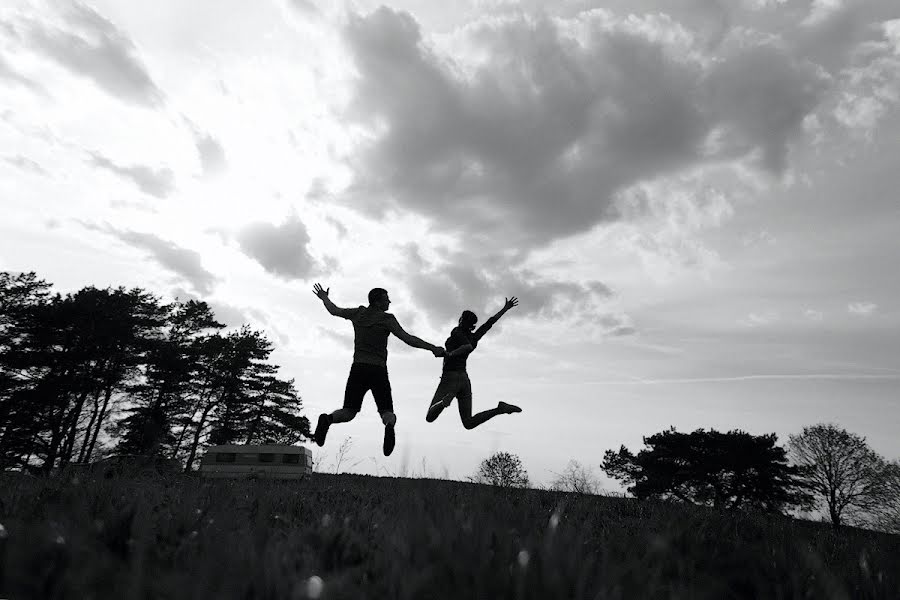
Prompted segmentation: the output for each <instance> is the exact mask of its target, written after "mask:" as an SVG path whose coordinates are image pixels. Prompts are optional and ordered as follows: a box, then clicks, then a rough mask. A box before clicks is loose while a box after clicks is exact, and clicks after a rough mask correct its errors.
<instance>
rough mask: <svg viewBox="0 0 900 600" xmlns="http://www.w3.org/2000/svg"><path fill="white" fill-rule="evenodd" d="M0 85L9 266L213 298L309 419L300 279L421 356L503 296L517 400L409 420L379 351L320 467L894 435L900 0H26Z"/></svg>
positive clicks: (334, 355) (881, 447)
mask: <svg viewBox="0 0 900 600" xmlns="http://www.w3.org/2000/svg"><path fill="white" fill-rule="evenodd" d="M0 98H2V99H0V202H2V208H3V211H2V213H3V219H2V220H0V269H3V270H9V271H31V270H33V271H37V273H38V274H39V275H40V276H41V277H42V278H44V279H46V280H48V281H51V282H53V283H54V284H55V285H56V286H57V288H58V289H59V290H61V291H71V290H75V289H78V288H80V287H83V286H85V285H89V284H93V285H97V286H108V285H112V286H118V285H126V286H140V287H144V288H146V289H150V290H152V291H154V292H157V293H159V294H161V295H163V296H164V297H166V298H173V297H179V298H183V299H186V298H201V299H204V300H206V301H208V302H209V303H210V304H211V305H212V306H214V307H215V309H216V311H217V314H218V315H219V317H220V318H221V319H222V320H223V321H225V322H227V323H229V324H230V325H238V324H240V323H244V322H246V323H251V324H252V325H254V326H255V327H257V328H261V329H264V330H265V331H266V332H267V333H268V334H269V336H270V338H271V339H272V340H273V341H274V342H275V343H276V345H277V351H276V353H275V355H274V357H273V358H274V360H275V362H277V363H278V364H279V365H281V367H282V371H281V374H282V375H283V376H286V377H295V378H296V380H297V383H298V387H299V389H300V392H301V394H302V395H303V399H304V406H305V410H306V413H307V415H308V416H310V417H311V418H312V419H313V420H314V418H315V416H316V415H318V413H319V412H322V411H326V410H327V411H330V410H333V409H335V408H337V407H339V405H340V402H341V399H342V394H343V388H344V382H345V379H346V374H347V370H348V367H349V363H350V360H351V348H352V328H351V326H350V324H349V323H348V322H347V321H344V320H341V319H335V318H333V317H330V316H329V315H328V313H327V312H326V311H325V310H324V308H323V307H322V306H321V303H320V302H319V301H318V300H317V299H316V298H315V296H314V295H313V294H312V292H311V289H312V285H313V283H315V282H321V283H322V284H323V285H325V286H326V287H330V288H331V296H332V299H333V300H334V301H335V303H337V304H338V305H339V306H358V305H360V304H365V302H366V300H365V297H366V292H367V291H368V290H369V289H370V288H371V287H375V286H380V287H385V288H387V289H388V290H389V291H390V292H391V296H392V299H393V301H394V303H393V306H392V312H394V313H395V314H396V315H397V316H398V318H399V320H400V322H401V324H402V325H403V326H404V327H405V328H406V329H407V331H409V332H411V333H413V334H415V335H418V336H419V337H422V338H424V339H426V340H429V341H431V342H434V343H442V342H443V341H444V339H445V338H446V336H447V334H448V333H449V331H450V329H451V328H452V326H453V325H454V323H455V320H456V318H457V317H458V315H459V313H460V311H461V310H462V309H464V308H469V309H472V310H474V311H476V312H477V313H478V314H479V315H480V316H481V318H482V319H484V318H486V317H487V316H489V315H490V314H492V313H493V312H495V311H496V310H498V309H499V308H500V306H501V305H502V303H503V300H504V297H505V296H511V295H516V296H518V297H519V299H520V305H519V307H518V308H516V309H514V310H513V311H511V312H510V313H508V315H507V316H506V317H504V319H503V320H502V321H501V322H500V323H499V324H498V325H497V326H495V327H494V329H493V330H492V331H491V332H490V334H489V335H488V337H486V338H485V339H484V341H483V342H482V344H481V345H480V346H479V348H478V350H477V352H476V353H475V354H474V355H473V356H472V357H471V358H470V359H469V363H470V366H469V373H470V376H471V378H472V381H473V386H474V393H475V399H474V405H475V408H476V410H479V409H484V408H490V407H493V406H495V405H496V402H497V401H498V400H504V401H507V402H514V403H516V404H519V405H520V406H522V408H523V409H524V411H523V412H522V413H521V414H519V415H513V416H502V417H498V418H497V419H495V420H492V421H490V422H488V423H487V424H485V425H483V426H481V427H479V428H478V429H475V430H472V431H466V430H464V429H463V428H462V426H461V425H460V423H459V418H458V416H457V415H456V413H455V408H451V410H450V411H447V412H445V413H444V414H443V415H442V416H441V418H440V419H439V420H438V421H437V422H436V423H434V424H426V423H425V421H424V415H425V411H426V409H427V405H428V403H429V400H430V398H431V395H432V393H433V390H434V386H435V385H436V383H437V380H438V378H439V375H440V361H439V360H437V359H435V358H433V357H432V356H431V355H430V354H429V353H427V352H424V351H420V350H412V349H408V348H407V347H405V346H404V345H403V344H402V343H400V342H399V341H398V340H393V341H392V342H391V346H390V349H391V358H390V360H389V367H390V372H391V379H392V383H393V388H394V396H395V405H396V409H397V414H398V449H397V450H396V451H395V453H394V455H393V456H392V457H390V458H384V457H383V456H381V452H380V444H381V432H382V428H381V424H380V421H379V419H378V417H377V414H376V412H375V408H374V403H373V402H372V401H371V400H370V399H369V400H367V402H366V404H365V405H364V409H363V412H362V413H361V414H360V416H359V417H358V418H357V420H356V421H354V422H353V423H351V424H348V425H341V426H339V427H335V428H334V429H332V433H331V434H330V439H329V443H328V445H326V447H325V449H324V453H322V454H323V459H324V460H325V461H326V462H328V461H329V460H330V457H329V454H333V452H334V451H336V449H337V446H338V445H339V443H340V442H341V441H342V440H343V439H345V438H346V437H347V436H351V437H352V438H353V448H352V455H353V462H354V463H356V465H355V467H354V469H355V470H357V471H360V472H368V473H381V474H384V473H402V472H418V473H430V474H433V475H449V476H451V477H457V478H461V477H464V476H466V475H468V474H471V473H472V472H474V471H475V469H476V468H477V464H478V462H479V460H480V459H481V458H484V457H485V456H487V455H488V454H489V453H490V452H492V451H494V450H498V449H502V450H507V451H511V452H515V453H517V454H519V455H520V456H521V457H522V459H523V462H524V463H525V466H526V467H527V468H528V470H529V473H530V475H531V477H532V479H533V480H534V481H536V482H538V483H546V482H548V481H549V480H551V479H552V478H553V473H554V472H558V471H561V470H562V468H563V467H564V466H565V463H566V462H567V461H568V460H569V459H573V458H574V459H578V460H579V461H581V462H582V463H584V464H587V465H594V466H596V465H597V464H599V462H600V460H601V459H602V453H603V451H604V450H605V449H607V448H618V446H619V445H620V444H625V445H627V446H629V447H631V448H632V449H637V448H638V447H639V446H640V444H641V436H642V435H649V434H652V433H654V432H657V431H660V430H662V429H664V428H666V427H668V426H670V425H674V426H676V427H677V428H679V429H681V430H691V429H694V428H698V427H706V428H708V427H715V428H717V429H720V430H727V429H732V428H741V429H744V430H746V431H750V432H751V433H769V432H776V433H778V435H779V436H780V437H781V438H782V439H783V440H785V439H786V436H787V435H788V434H790V433H793V432H797V431H799V430H800V429H801V428H802V427H803V426H804V425H809V424H813V423H817V422H823V421H826V422H836V423H839V424H840V425H843V426H844V427H846V428H848V429H849V430H851V431H854V432H857V433H860V434H862V435H865V436H867V438H868V439H869V441H870V443H871V444H872V446H873V447H874V448H875V449H876V450H878V451H880V452H882V453H883V454H885V455H887V456H889V457H892V458H896V457H900V441H898V438H897V437H896V431H897V430H898V427H900V394H898V390H900V335H898V333H900V305H898V298H900V278H898V275H897V267H896V264H897V262H896V261H897V257H898V256H900V236H898V232H900V202H898V196H897V189H900V169H898V167H900V158H898V157H900V4H898V3H897V2H896V1H895V0H734V1H729V2H725V1H719V2H717V1H715V0H712V1H711V0H607V1H606V2H592V1H589V0H563V1H558V2H553V3H551V2H545V1H538V0H520V1H516V0H460V1H459V2H453V3H450V2H437V1H434V0H428V1H426V0H404V1H398V2H394V3H391V4H390V5H381V4H379V3H377V2H369V1H368V0H357V1H355V2H315V1H314V0H271V1H260V2H254V3H253V4H252V8H251V6H250V4H248V3H246V2H239V1H237V0H193V1H192V2H182V1H180V0H158V1H156V2H153V3H146V2H114V1H113V0H91V1H90V2H83V3H72V2H57V1H54V2H47V3H46V4H41V3H35V2H31V1H28V2H26V1H16V0H13V1H7V2H4V3H3V6H2V8H0ZM316 451H317V453H320V452H322V451H319V449H318V448H316ZM608 485H609V487H612V485H611V484H608Z"/></svg>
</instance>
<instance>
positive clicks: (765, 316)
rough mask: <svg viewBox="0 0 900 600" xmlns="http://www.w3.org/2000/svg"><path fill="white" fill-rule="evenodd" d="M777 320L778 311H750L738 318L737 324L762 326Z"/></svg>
mask: <svg viewBox="0 0 900 600" xmlns="http://www.w3.org/2000/svg"><path fill="white" fill-rule="evenodd" d="M777 320H778V313H777V312H776V311H774V310H768V311H764V312H752V313H750V314H748V315H747V316H746V317H744V318H742V319H739V320H738V324H739V325H743V326H744V327H763V326H766V325H771V324H772V323H774V322H775V321H777Z"/></svg>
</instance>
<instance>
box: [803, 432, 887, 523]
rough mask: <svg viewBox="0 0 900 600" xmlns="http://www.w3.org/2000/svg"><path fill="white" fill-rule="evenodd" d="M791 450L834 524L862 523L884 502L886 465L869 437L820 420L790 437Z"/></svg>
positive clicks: (807, 481) (819, 505) (817, 503)
mask: <svg viewBox="0 0 900 600" xmlns="http://www.w3.org/2000/svg"><path fill="white" fill-rule="evenodd" d="M788 451H789V453H790V456H791V459H792V460H793V461H794V463H795V464H796V465H798V466H800V467H802V468H803V469H804V471H805V475H804V480H805V483H806V485H807V488H808V489H809V491H810V492H811V493H812V494H813V496H814V499H815V501H816V505H817V506H818V507H823V506H824V508H827V509H828V515H829V517H830V518H831V523H832V525H834V526H835V527H840V526H841V524H843V523H844V522H846V521H848V520H850V521H852V522H855V523H861V522H863V521H865V520H866V516H867V515H870V514H871V513H872V512H873V511H876V510H878V509H880V508H881V506H882V505H883V504H884V502H885V500H886V493H887V487H886V484H887V474H888V470H887V464H886V462H885V460H884V458H882V457H881V456H880V455H879V454H877V453H876V452H875V451H874V450H872V449H871V448H870V447H869V445H868V444H867V443H866V438H864V437H861V436H858V435H856V434H853V433H850V432H848V431H847V430H846V429H843V428H841V427H838V426H836V425H833V424H824V423H820V424H818V425H813V426H811V427H804V428H803V431H802V432H801V433H800V434H797V435H792V436H790V440H789V442H788Z"/></svg>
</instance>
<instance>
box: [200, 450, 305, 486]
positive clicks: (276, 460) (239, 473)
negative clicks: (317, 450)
mask: <svg viewBox="0 0 900 600" xmlns="http://www.w3.org/2000/svg"><path fill="white" fill-rule="evenodd" d="M311 472H312V452H311V451H310V450H309V448H304V447H303V446H287V445H267V446H253V445H238V444H228V445H223V446H210V447H209V448H207V449H206V453H205V454H204V455H203V458H202V459H201V460H200V475H201V476H203V477H267V478H273V479H300V478H302V477H304V476H306V475H308V474H309V473H311Z"/></svg>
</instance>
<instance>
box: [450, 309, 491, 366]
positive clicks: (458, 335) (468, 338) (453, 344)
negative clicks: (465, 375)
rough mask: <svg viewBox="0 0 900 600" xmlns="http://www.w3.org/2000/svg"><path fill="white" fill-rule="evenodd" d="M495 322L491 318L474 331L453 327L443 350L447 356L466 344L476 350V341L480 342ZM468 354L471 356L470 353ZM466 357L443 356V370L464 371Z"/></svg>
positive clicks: (466, 355) (465, 355)
mask: <svg viewBox="0 0 900 600" xmlns="http://www.w3.org/2000/svg"><path fill="white" fill-rule="evenodd" d="M496 322H497V319H495V318H493V317H491V318H490V319H488V320H487V321H486V322H485V323H484V325H482V326H481V327H479V328H478V329H476V330H475V331H466V330H465V329H463V328H462V327H454V328H453V331H451V332H450V337H448V338H447V341H446V342H444V348H445V349H446V350H447V354H449V353H450V352H453V351H454V350H456V349H457V348H459V347H460V346H465V345H466V344H471V346H472V348H473V349H474V348H477V347H478V341H479V340H481V338H482V337H484V334H486V333H487V332H488V329H490V328H491V327H492V326H493V325H494V323H496ZM469 354H471V352H470V353H469ZM468 357H469V355H468V354H464V355H462V356H445V357H444V370H445V371H465V370H466V359H467V358H468Z"/></svg>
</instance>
